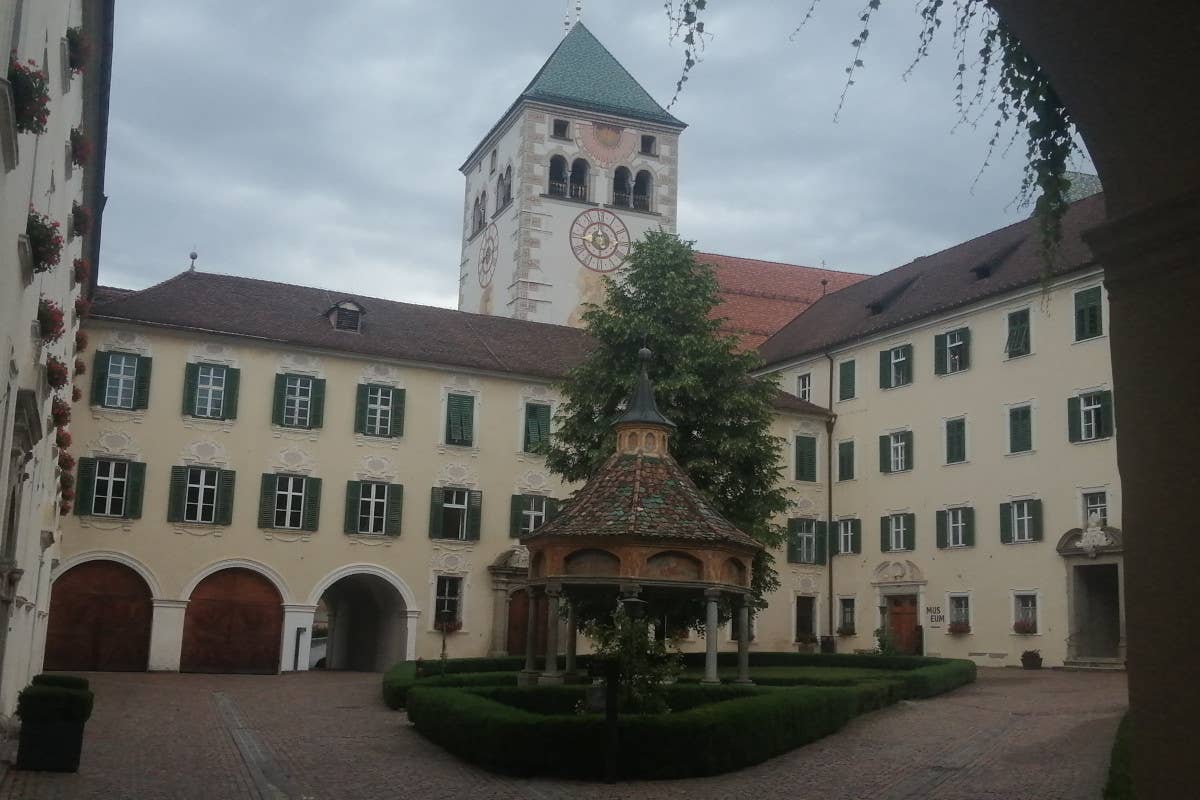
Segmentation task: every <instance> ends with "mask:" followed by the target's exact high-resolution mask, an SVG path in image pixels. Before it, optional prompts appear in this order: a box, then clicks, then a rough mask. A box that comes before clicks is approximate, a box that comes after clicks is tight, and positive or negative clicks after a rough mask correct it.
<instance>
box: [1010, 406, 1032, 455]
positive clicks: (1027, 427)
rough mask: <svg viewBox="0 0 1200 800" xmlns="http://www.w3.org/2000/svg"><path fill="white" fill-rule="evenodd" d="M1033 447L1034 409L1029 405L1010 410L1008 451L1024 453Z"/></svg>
mask: <svg viewBox="0 0 1200 800" xmlns="http://www.w3.org/2000/svg"><path fill="white" fill-rule="evenodd" d="M1032 449H1033V409H1032V408H1030V407H1029V406H1021V407H1019V408H1010V409H1009V410H1008V451H1009V452H1010V453H1024V452H1026V451H1028V450H1032Z"/></svg>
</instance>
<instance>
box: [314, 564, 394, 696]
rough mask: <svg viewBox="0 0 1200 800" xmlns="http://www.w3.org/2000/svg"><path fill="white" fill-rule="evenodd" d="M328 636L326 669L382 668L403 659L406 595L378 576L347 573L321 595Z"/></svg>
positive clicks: (361, 669) (379, 670) (363, 669)
mask: <svg viewBox="0 0 1200 800" xmlns="http://www.w3.org/2000/svg"><path fill="white" fill-rule="evenodd" d="M319 607H320V608H323V609H324V611H325V614H326V616H327V620H328V625H329V638H328V639H327V640H326V645H325V668H326V669H348V670H360V671H362V672H382V671H383V670H385V669H387V668H389V667H390V666H392V664H395V663H396V662H397V661H403V660H404V636H405V629H406V623H407V619H406V617H405V614H404V611H405V608H406V607H405V604H404V598H403V597H402V596H401V595H400V592H399V591H398V590H397V589H396V587H394V586H392V585H391V584H390V583H388V582H387V581H386V580H384V579H383V578H380V577H378V576H377V575H368V574H365V573H364V574H355V575H347V576H346V577H344V578H341V579H339V580H337V581H335V582H334V583H333V585H331V586H330V587H329V588H328V589H326V590H325V593H324V594H323V595H321V602H320V605H319Z"/></svg>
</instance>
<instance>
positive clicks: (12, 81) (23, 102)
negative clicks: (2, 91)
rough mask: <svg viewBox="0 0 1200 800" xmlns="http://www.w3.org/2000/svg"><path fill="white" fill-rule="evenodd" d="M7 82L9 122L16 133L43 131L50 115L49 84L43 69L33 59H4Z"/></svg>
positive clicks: (37, 132) (38, 132)
mask: <svg viewBox="0 0 1200 800" xmlns="http://www.w3.org/2000/svg"><path fill="white" fill-rule="evenodd" d="M8 84H9V86H10V87H12V96H13V117H14V120H13V124H14V125H15V126H16V128H17V131H18V132H20V133H34V134H41V133H45V132H46V120H48V119H49V118H50V86H49V81H48V80H47V78H46V73H44V72H42V70H41V68H40V67H38V64H37V62H36V61H34V60H33V59H29V60H28V61H26V62H25V63H24V64H22V63H21V62H20V61H17V60H16V59H15V58H14V59H11V60H10V61H9V62H8Z"/></svg>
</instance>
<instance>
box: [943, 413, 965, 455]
mask: <svg viewBox="0 0 1200 800" xmlns="http://www.w3.org/2000/svg"><path fill="white" fill-rule="evenodd" d="M966 460H967V421H966V420H964V419H948V420H946V463H947V464H958V463H960V462H962V461H966Z"/></svg>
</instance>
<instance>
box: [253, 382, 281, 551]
mask: <svg viewBox="0 0 1200 800" xmlns="http://www.w3.org/2000/svg"><path fill="white" fill-rule="evenodd" d="M276 384H278V381H276ZM276 483H277V481H276V479H275V475H274V474H273V473H270V472H264V473H263V476H262V484H261V485H260V487H259V492H258V527H260V528H274V527H275V488H276V486H275V485H276Z"/></svg>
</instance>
